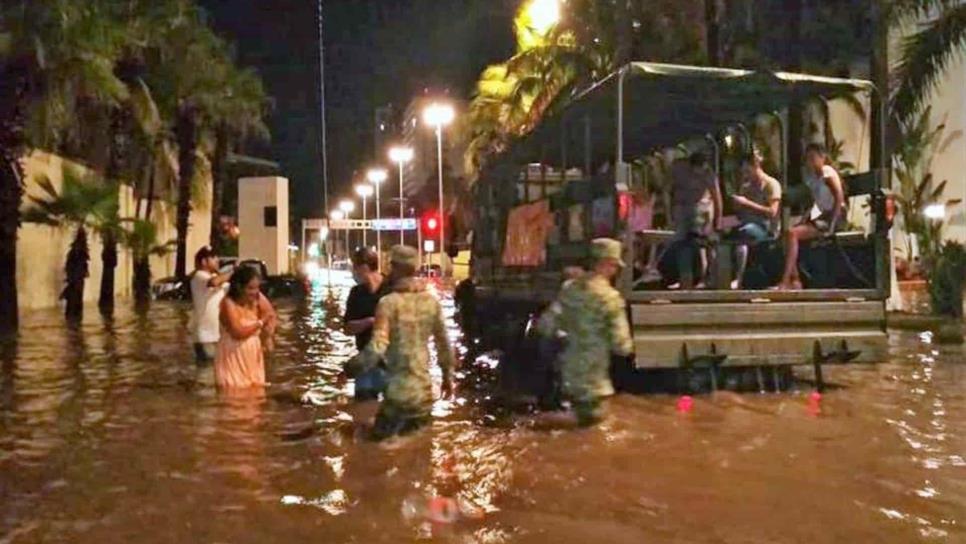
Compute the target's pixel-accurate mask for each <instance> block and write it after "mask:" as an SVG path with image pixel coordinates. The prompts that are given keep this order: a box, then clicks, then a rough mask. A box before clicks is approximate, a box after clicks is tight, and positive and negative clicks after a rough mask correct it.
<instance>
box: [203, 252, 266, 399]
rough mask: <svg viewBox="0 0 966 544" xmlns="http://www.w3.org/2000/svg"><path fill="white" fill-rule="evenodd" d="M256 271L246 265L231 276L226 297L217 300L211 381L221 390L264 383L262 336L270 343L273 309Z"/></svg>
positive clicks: (258, 385) (259, 385)
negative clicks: (217, 328)
mask: <svg viewBox="0 0 966 544" xmlns="http://www.w3.org/2000/svg"><path fill="white" fill-rule="evenodd" d="M260 285H261V278H259V277H258V272H257V271H256V270H255V269H254V268H252V267H248V266H243V267H241V268H239V269H238V270H236V271H235V273H234V274H233V275H232V277H231V284H230V286H229V289H228V296H227V297H225V299H224V300H223V301H222V302H221V315H220V320H221V330H222V333H221V340H219V342H218V351H217V353H216V355H215V365H214V367H215V383H216V384H217V385H218V387H220V388H223V389H244V388H251V387H261V386H264V385H265V357H264V355H263V354H262V338H263V337H264V338H265V339H266V341H267V342H268V343H269V344H270V343H271V340H270V339H271V335H272V333H273V332H274V329H275V321H276V319H275V311H274V310H273V309H272V305H271V303H270V302H268V299H267V298H265V296H264V295H262V293H261V291H260V289H259V287H260Z"/></svg>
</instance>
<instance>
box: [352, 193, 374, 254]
mask: <svg viewBox="0 0 966 544" xmlns="http://www.w3.org/2000/svg"><path fill="white" fill-rule="evenodd" d="M372 191H373V189H372V185H369V184H368V183H361V184H359V185H356V194H357V195H359V196H360V197H362V247H368V241H367V238H366V230H368V229H366V221H367V220H368V217H367V215H366V214H367V210H366V203H367V202H368V201H369V197H370V196H372Z"/></svg>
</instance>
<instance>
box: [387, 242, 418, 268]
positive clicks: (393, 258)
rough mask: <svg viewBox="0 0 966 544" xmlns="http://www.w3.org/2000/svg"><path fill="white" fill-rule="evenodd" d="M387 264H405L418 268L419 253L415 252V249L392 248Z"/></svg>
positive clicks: (404, 247)
mask: <svg viewBox="0 0 966 544" xmlns="http://www.w3.org/2000/svg"><path fill="white" fill-rule="evenodd" d="M389 262H391V263H399V264H405V265H409V266H412V267H413V268H416V267H418V266H419V252H418V251H416V248H412V247H409V246H402V245H399V246H393V248H392V251H391V252H390V253H389Z"/></svg>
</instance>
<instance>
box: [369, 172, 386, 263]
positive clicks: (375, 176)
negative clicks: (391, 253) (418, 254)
mask: <svg viewBox="0 0 966 544" xmlns="http://www.w3.org/2000/svg"><path fill="white" fill-rule="evenodd" d="M366 179H367V180H369V183H371V184H373V185H375V186H376V221H379V220H380V219H382V204H381V203H380V202H379V186H380V185H382V183H383V182H384V181H386V180H387V179H389V172H386V169H385V168H372V169H370V170H369V171H368V172H366ZM376 255H377V256H378V257H379V265H380V268H381V267H382V230H379V229H377V230H376Z"/></svg>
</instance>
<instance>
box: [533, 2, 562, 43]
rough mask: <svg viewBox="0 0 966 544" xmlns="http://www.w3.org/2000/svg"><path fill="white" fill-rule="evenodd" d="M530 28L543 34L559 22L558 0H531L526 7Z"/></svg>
mask: <svg viewBox="0 0 966 544" xmlns="http://www.w3.org/2000/svg"><path fill="white" fill-rule="evenodd" d="M527 15H528V16H529V17H530V28H532V29H533V30H535V31H536V32H537V33H538V34H541V35H545V34H546V33H547V32H549V31H550V29H551V28H553V27H554V25H556V24H557V23H559V22H560V0H533V1H532V2H530V7H529V8H527Z"/></svg>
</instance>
